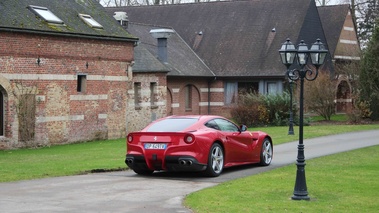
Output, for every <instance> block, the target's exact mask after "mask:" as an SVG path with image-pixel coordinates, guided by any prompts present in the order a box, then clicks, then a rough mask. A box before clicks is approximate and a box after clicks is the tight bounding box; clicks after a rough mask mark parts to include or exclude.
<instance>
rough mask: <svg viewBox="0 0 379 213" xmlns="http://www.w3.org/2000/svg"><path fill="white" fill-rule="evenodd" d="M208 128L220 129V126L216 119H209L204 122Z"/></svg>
mask: <svg viewBox="0 0 379 213" xmlns="http://www.w3.org/2000/svg"><path fill="white" fill-rule="evenodd" d="M204 125H205V126H206V127H208V128H212V129H216V130H220V127H218V125H217V123H216V122H215V121H214V120H211V121H208V122H207V123H206V124H204Z"/></svg>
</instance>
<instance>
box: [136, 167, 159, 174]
mask: <svg viewBox="0 0 379 213" xmlns="http://www.w3.org/2000/svg"><path fill="white" fill-rule="evenodd" d="M133 171H134V172H135V173H137V174H139V175H151V174H153V172H154V171H153V170H150V169H137V168H134V169H133Z"/></svg>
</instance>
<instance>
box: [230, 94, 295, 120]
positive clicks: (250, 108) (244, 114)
mask: <svg viewBox="0 0 379 213" xmlns="http://www.w3.org/2000/svg"><path fill="white" fill-rule="evenodd" d="M289 112H290V95H289V93H282V94H275V95H260V94H257V93H244V94H240V96H239V100H238V105H237V106H235V107H233V108H232V109H231V115H232V117H233V119H234V120H235V121H236V122H238V123H243V124H246V125H248V126H264V125H274V126H284V125H287V124H288V120H289ZM295 112H296V104H293V117H294V122H295V120H296V119H295V114H296V113H295Z"/></svg>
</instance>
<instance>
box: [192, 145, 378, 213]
mask: <svg viewBox="0 0 379 213" xmlns="http://www.w3.org/2000/svg"><path fill="white" fill-rule="evenodd" d="M378 152H379V146H374V147H369V148H364V149H359V150H354V151H350V152H346V153H340V154H335V155H331V156H326V157H322V158H317V159H312V160H307V166H306V172H307V174H306V175H307V186H308V192H309V196H310V197H311V200H310V201H293V200H291V196H292V193H293V187H294V182H295V176H296V174H295V173H296V166H295V165H291V166H287V167H282V168H278V169H275V170H272V171H269V172H265V173H260V174H258V175H254V176H249V177H245V178H241V179H237V180H234V181H229V182H225V183H222V184H220V185H218V186H216V187H212V188H207V189H204V190H201V191H198V192H195V193H192V194H190V195H188V196H187V197H186V199H185V205H186V206H188V207H190V208H191V209H192V210H193V211H194V212H196V213H202V212H207V213H208V212H210V213H211V212H218V213H222V212H251V213H253V212H311V213H312V212H317V213H318V212H333V213H335V212H337V213H338V212H341V213H342V212H377V210H378V209H379V203H378V202H377V197H378V191H379V184H378V182H377V179H378V176H379V155H378V154H377V153H378Z"/></svg>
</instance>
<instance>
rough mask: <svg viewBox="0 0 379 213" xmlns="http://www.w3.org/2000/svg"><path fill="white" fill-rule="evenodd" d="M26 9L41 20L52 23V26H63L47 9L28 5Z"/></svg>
mask: <svg viewBox="0 0 379 213" xmlns="http://www.w3.org/2000/svg"><path fill="white" fill-rule="evenodd" d="M28 8H29V9H30V10H31V11H32V12H33V13H35V14H36V15H38V16H39V17H41V18H42V19H43V20H45V21H47V22H49V23H54V24H63V23H64V22H63V21H62V20H61V19H60V18H58V16H56V15H54V13H52V12H51V11H50V10H49V9H48V8H46V7H40V6H34V5H29V6H28Z"/></svg>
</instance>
